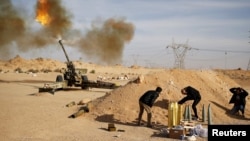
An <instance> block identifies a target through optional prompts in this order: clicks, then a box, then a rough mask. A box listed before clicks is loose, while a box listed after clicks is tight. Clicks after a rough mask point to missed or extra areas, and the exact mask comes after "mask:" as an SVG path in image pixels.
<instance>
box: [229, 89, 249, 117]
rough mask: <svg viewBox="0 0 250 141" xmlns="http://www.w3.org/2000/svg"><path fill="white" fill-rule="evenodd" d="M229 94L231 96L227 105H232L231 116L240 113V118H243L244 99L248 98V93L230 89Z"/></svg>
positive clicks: (242, 90)
mask: <svg viewBox="0 0 250 141" xmlns="http://www.w3.org/2000/svg"><path fill="white" fill-rule="evenodd" d="M229 90H230V92H231V93H232V94H233V95H232V97H231V99H230V101H229V104H232V103H234V106H233V108H232V109H231V111H230V112H231V114H233V115H234V114H236V113H237V112H239V111H241V113H242V116H243V117H244V111H245V106H246V97H247V96H248V92H247V91H246V90H244V89H243V88H240V87H238V88H231V89H229Z"/></svg>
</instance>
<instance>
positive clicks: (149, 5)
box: [11, 0, 250, 69]
mask: <svg viewBox="0 0 250 141" xmlns="http://www.w3.org/2000/svg"><path fill="white" fill-rule="evenodd" d="M11 1H12V2H13V4H14V5H15V6H16V7H19V8H20V9H22V10H23V11H24V12H26V13H29V15H30V17H32V16H34V15H35V12H34V9H35V4H36V0H11ZM61 3H62V4H63V6H65V8H66V9H67V10H68V11H69V13H71V14H72V16H73V18H72V24H73V27H74V28H75V29H79V30H81V31H82V32H86V31H87V30H89V29H90V28H91V26H92V23H93V22H95V21H98V20H105V19H109V18H124V19H126V21H127V22H129V23H132V24H133V25H134V27H135V32H134V35H133V38H132V40H131V41H129V42H127V43H126V44H125V47H124V49H123V55H122V63H123V64H124V65H127V66H131V65H133V64H137V65H141V66H147V67H164V68H172V67H174V63H175V61H177V60H176V54H177V55H178V56H180V55H181V53H183V49H184V47H183V46H180V47H179V48H178V49H175V51H174V50H173V46H172V43H173V41H174V42H175V43H176V44H187V45H188V48H189V50H187V52H186V53H184V56H183V60H184V62H183V64H184V66H185V68H202V69H206V68H222V69H225V68H226V69H235V68H242V69H246V68H247V67H248V63H249V61H250V43H249V42H250V38H249V36H250V1H249V0H202V1H200V0H174V1H172V0H126V1H124V0H96V1H95V0H62V2H61ZM31 19H32V18H31ZM30 24H32V27H33V28H39V26H41V25H39V24H38V23H37V22H35V21H31V22H30ZM167 46H169V47H168V48H167ZM67 50H68V55H69V58H70V59H71V60H77V59H83V60H85V61H86V60H87V61H89V62H91V59H90V58H88V57H86V56H83V55H82V54H80V53H79V52H78V51H76V50H74V49H72V48H70V49H69V48H67ZM19 54H20V55H21V56H22V57H26V58H28V56H30V57H31V58H37V57H49V58H52V59H60V60H62V61H65V60H66V59H65V56H64V54H63V52H62V50H58V48H50V49H41V50H39V52H34V51H30V52H25V53H19ZM182 55H183V54H182ZM178 58H180V57H178Z"/></svg>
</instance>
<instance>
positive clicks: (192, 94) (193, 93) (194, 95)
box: [178, 86, 201, 120]
mask: <svg viewBox="0 0 250 141" xmlns="http://www.w3.org/2000/svg"><path fill="white" fill-rule="evenodd" d="M181 93H182V94H183V95H186V96H185V97H184V98H182V99H181V100H180V101H178V104H183V103H185V102H186V101H188V100H194V101H193V104H192V109H193V111H194V117H195V120H198V118H199V117H198V114H197V108H196V106H197V104H198V103H199V102H200V100H201V95H200V92H199V91H198V90H196V89H195V88H193V87H191V86H187V87H185V88H183V89H182V90H181Z"/></svg>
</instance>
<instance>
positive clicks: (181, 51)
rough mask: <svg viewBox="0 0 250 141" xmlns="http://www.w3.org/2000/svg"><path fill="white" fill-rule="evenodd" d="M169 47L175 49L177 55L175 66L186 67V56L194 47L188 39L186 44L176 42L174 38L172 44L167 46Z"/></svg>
mask: <svg viewBox="0 0 250 141" xmlns="http://www.w3.org/2000/svg"><path fill="white" fill-rule="evenodd" d="M169 47H171V48H172V49H173V51H174V55H175V62H174V68H179V69H184V68H185V66H184V58H185V56H186V53H187V51H188V50H191V49H192V48H191V47H190V46H188V40H187V42H186V44H176V43H175V42H174V40H173V42H172V45H168V46H167V48H169Z"/></svg>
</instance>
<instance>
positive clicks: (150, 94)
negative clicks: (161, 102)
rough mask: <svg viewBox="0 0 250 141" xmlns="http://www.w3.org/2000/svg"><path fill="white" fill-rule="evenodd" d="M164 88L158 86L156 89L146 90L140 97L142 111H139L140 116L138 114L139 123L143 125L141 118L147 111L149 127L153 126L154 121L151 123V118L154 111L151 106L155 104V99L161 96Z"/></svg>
mask: <svg viewBox="0 0 250 141" xmlns="http://www.w3.org/2000/svg"><path fill="white" fill-rule="evenodd" d="M161 91H162V88H161V87H157V88H156V89H155V90H149V91H147V92H145V93H144V94H143V95H142V96H141V97H140V99H139V106H140V112H139V116H138V125H139V126H140V125H141V119H142V115H143V112H144V109H145V111H146V112H147V121H148V123H147V127H152V123H151V118H152V111H151V107H152V106H153V104H154V102H155V100H156V99H157V98H158V97H159V94H160V93H161Z"/></svg>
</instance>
